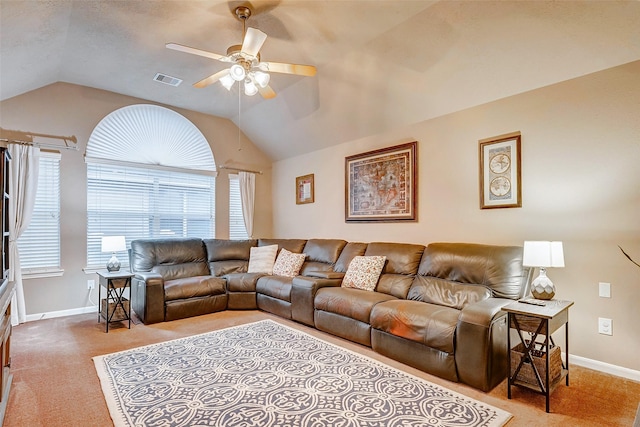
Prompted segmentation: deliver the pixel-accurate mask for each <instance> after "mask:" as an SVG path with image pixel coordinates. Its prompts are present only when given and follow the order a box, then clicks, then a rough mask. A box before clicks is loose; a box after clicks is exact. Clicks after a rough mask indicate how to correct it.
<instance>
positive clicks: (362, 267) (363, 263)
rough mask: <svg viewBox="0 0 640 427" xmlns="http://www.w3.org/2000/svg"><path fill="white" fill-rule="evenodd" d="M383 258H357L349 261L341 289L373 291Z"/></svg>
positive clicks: (382, 264)
mask: <svg viewBox="0 0 640 427" xmlns="http://www.w3.org/2000/svg"><path fill="white" fill-rule="evenodd" d="M385 260H386V257H384V256H357V257H355V258H353V259H352V260H351V263H350V264H349V268H348V269H347V273H346V274H345V275H344V278H343V279H342V287H344V288H356V289H362V290H364V291H373V290H374V289H375V288H376V284H377V283H378V278H379V277H380V273H381V272H382V269H383V268H384V262H385Z"/></svg>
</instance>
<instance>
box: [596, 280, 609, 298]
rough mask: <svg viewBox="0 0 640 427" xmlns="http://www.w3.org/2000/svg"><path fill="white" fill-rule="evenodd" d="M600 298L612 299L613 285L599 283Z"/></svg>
mask: <svg viewBox="0 0 640 427" xmlns="http://www.w3.org/2000/svg"><path fill="white" fill-rule="evenodd" d="M598 296H600V297H602V298H611V283H607V282H600V283H598Z"/></svg>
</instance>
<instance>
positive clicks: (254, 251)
mask: <svg viewBox="0 0 640 427" xmlns="http://www.w3.org/2000/svg"><path fill="white" fill-rule="evenodd" d="M277 253H278V245H269V246H254V247H252V248H251V251H250V252H249V267H248V268H247V272H248V273H265V274H273V263H274V262H275V261H276V254H277Z"/></svg>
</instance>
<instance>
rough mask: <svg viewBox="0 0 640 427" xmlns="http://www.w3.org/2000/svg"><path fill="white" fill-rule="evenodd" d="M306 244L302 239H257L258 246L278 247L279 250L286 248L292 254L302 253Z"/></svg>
mask: <svg viewBox="0 0 640 427" xmlns="http://www.w3.org/2000/svg"><path fill="white" fill-rule="evenodd" d="M306 243H307V241H306V240H304V239H258V246H270V245H278V247H279V248H280V249H282V248H286V249H287V250H288V251H289V252H293V253H294V254H299V253H302V250H303V249H304V245H305V244H306Z"/></svg>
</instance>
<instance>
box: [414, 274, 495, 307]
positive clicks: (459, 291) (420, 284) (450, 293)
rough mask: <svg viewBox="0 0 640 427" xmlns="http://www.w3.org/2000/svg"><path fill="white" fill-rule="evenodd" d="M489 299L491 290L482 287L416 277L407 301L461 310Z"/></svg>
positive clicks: (427, 277) (435, 278) (433, 278)
mask: <svg viewBox="0 0 640 427" xmlns="http://www.w3.org/2000/svg"><path fill="white" fill-rule="evenodd" d="M489 297H491V290H490V289H489V288H487V287H485V286H482V285H466V284H462V283H457V282H451V281H449V280H443V279H438V278H437V277H429V276H417V277H416V278H415V280H414V281H413V284H412V285H411V289H410V290H409V294H408V295H407V299H410V300H413V301H422V302H429V303H433V304H438V305H444V306H446V307H451V308H456V309H458V310H462V309H463V308H464V307H465V306H466V305H467V304H473V303H476V302H478V301H482V300H484V299H487V298H489Z"/></svg>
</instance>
